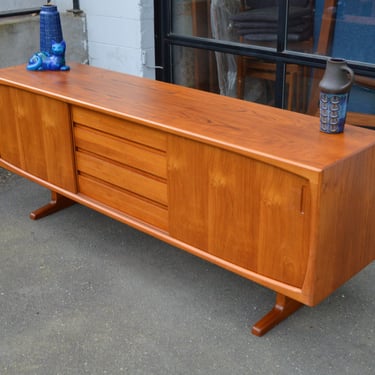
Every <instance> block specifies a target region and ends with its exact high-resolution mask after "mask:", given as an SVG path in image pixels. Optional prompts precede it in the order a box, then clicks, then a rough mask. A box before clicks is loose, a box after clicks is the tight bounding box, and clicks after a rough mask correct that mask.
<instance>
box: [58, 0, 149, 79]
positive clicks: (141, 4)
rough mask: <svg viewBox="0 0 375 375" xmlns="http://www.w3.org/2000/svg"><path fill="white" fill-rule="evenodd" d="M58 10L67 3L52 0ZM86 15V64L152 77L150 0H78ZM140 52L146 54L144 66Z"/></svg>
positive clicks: (68, 2)
mask: <svg viewBox="0 0 375 375" xmlns="http://www.w3.org/2000/svg"><path fill="white" fill-rule="evenodd" d="M52 3H53V4H55V5H57V7H58V9H59V11H60V12H61V11H65V10H67V9H71V8H72V4H73V2H72V1H71V0H54V1H52ZM80 8H81V10H83V11H84V12H85V13H86V17H87V35H88V51H89V62H90V65H93V66H98V67H102V68H106V69H110V70H116V71H119V72H124V73H129V74H133V75H137V76H141V77H148V78H155V70H154V69H153V68H150V67H148V66H154V65H155V62H154V61H155V58H154V56H155V51H154V11H153V0H105V1H99V0H95V1H93V0H80ZM142 52H145V53H146V61H144V60H143V62H145V64H143V63H142Z"/></svg>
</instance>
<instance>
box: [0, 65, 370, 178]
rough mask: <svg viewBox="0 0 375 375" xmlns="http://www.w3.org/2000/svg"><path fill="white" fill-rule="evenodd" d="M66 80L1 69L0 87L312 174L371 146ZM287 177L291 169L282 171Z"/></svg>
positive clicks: (225, 105) (141, 84) (166, 90)
mask: <svg viewBox="0 0 375 375" xmlns="http://www.w3.org/2000/svg"><path fill="white" fill-rule="evenodd" d="M69 65H70V66H71V70H70V71H69V72H30V71H27V70H26V67H25V65H22V66H15V67H10V68H4V69H0V83H1V84H3V85H8V86H12V87H17V88H23V89H25V90H28V91H31V92H35V93H38V94H41V95H46V96H49V97H53V98H56V99H60V100H63V101H65V102H67V103H70V104H75V105H79V106H82V107H85V108H91V109H93V110H97V111H99V112H102V113H108V114H112V115H114V116H117V117H120V118H125V119H129V120H132V121H135V122H137V123H140V124H145V125H147V126H151V127H155V128H159V129H162V130H164V131H167V132H170V133H173V134H178V135H181V136H185V137H187V138H191V139H195V140H199V141H202V142H204V143H208V144H211V145H217V146H220V147H222V148H225V149H228V150H233V151H236V152H238V153H240V154H244V155H249V156H253V157H255V158H257V159H259V160H264V161H270V160H272V161H273V162H274V163H275V164H278V165H281V166H282V165H283V164H289V165H294V166H295V167H296V168H297V169H299V168H303V169H307V170H310V171H311V172H314V171H321V170H322V169H324V168H326V167H328V166H330V165H332V164H334V163H336V162H337V161H339V160H341V159H345V158H347V157H349V156H350V155H353V154H356V153H358V152H360V151H361V150H363V149H366V148H368V147H374V146H375V132H373V131H370V130H366V129H361V128H357V127H354V126H346V128H345V132H344V133H343V134H338V135H337V134H335V135H332V134H324V133H321V132H320V131H319V118H316V117H312V116H307V115H303V114H299V113H295V112H291V111H286V110H281V109H277V108H273V107H269V106H264V105H260V104H255V103H251V102H246V101H243V100H237V99H233V98H228V97H225V96H221V95H217V94H212V93H207V92H203V91H199V90H195V89H189V88H186V87H182V86H178V85H174V84H168V83H164V82H159V81H155V80H151V79H146V78H140V77H135V76H131V75H127V74H123V73H116V72H112V71H108V70H105V69H100V68H95V67H91V66H87V65H82V64H77V63H70V64H69ZM288 169H290V168H288Z"/></svg>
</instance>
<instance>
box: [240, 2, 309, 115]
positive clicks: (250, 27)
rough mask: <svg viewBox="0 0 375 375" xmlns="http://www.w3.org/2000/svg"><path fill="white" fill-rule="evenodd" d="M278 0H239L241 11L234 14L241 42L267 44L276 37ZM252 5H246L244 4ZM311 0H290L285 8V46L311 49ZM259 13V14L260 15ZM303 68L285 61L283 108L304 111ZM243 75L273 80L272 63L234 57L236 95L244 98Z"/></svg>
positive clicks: (306, 50)
mask: <svg viewBox="0 0 375 375" xmlns="http://www.w3.org/2000/svg"><path fill="white" fill-rule="evenodd" d="M277 4H278V1H272V0H266V1H259V0H255V1H254V0H248V1H246V0H241V8H242V12H241V13H240V14H239V15H238V17H234V27H236V25H237V27H238V30H239V31H238V32H239V34H240V40H241V41H242V42H247V43H252V44H260V45H263V46H264V45H269V44H270V43H272V42H275V41H276V38H277V30H278V25H277V22H278V6H277ZM249 6H250V7H252V9H250V10H249V9H248V7H249ZM312 6H313V4H312V1H311V0H292V1H291V8H290V12H289V24H288V25H289V26H288V46H289V48H290V49H293V50H298V51H305V52H310V51H311V50H312ZM262 17H263V18H262ZM304 73H305V68H304V67H302V66H299V65H296V64H288V65H287V68H286V85H287V88H288V95H287V108H288V109H289V110H296V111H304V110H305V97H306V90H307V88H306V83H305V80H304V76H305V74H304ZM247 77H253V78H258V79H263V80H266V81H268V82H274V81H275V80H276V64H275V63H271V62H266V61H263V60H257V59H255V58H253V57H246V56H239V57H238V60H237V97H238V98H240V99H243V98H244V93H245V80H246V78H247ZM301 99H302V100H301Z"/></svg>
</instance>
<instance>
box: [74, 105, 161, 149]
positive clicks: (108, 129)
mask: <svg viewBox="0 0 375 375" xmlns="http://www.w3.org/2000/svg"><path fill="white" fill-rule="evenodd" d="M72 116H73V122H74V123H75V124H82V125H86V126H88V127H90V128H92V129H97V130H99V131H101V132H103V133H107V134H111V135H113V136H117V137H119V138H122V139H127V140H129V141H132V142H135V143H139V144H141V145H144V146H148V147H151V148H154V149H156V150H160V151H164V152H165V151H166V149H167V137H166V135H165V134H164V133H162V132H160V131H158V130H154V129H151V128H148V127H146V126H143V125H140V124H136V123H133V122H131V121H127V120H122V119H118V118H116V117H112V116H108V115H103V114H101V113H98V112H94V111H91V110H88V109H84V108H79V107H73V108H72Z"/></svg>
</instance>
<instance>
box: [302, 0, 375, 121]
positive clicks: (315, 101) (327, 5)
mask: <svg viewBox="0 0 375 375" xmlns="http://www.w3.org/2000/svg"><path fill="white" fill-rule="evenodd" d="M337 6H338V0H325V1H324V6H323V11H322V17H321V26H320V32H319V39H318V44H317V49H316V53H318V54H322V55H330V54H331V49H332V45H333V41H334V31H335V24H336V10H337ZM361 48H363V47H361ZM322 76H323V70H321V69H314V71H313V75H312V79H313V86H312V90H311V95H310V100H309V107H308V111H307V112H308V113H309V114H312V115H318V114H319V92H320V90H319V87H318V84H319V81H320V80H321V78H322ZM355 84H356V85H358V86H362V87H365V88H366V89H369V90H375V79H372V78H368V77H364V76H359V75H355ZM347 122H348V123H349V124H352V125H357V126H365V127H370V128H375V114H367V113H359V112H348V114H347Z"/></svg>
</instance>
